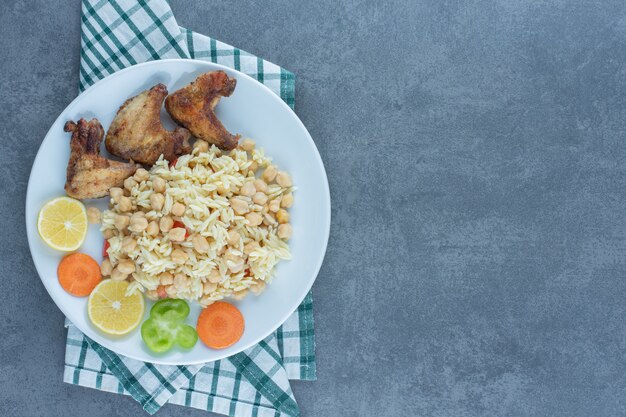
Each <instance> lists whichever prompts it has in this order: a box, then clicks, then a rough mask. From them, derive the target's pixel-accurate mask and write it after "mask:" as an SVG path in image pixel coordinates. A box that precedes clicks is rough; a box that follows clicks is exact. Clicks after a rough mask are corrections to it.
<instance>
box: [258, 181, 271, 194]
mask: <svg viewBox="0 0 626 417" xmlns="http://www.w3.org/2000/svg"><path fill="white" fill-rule="evenodd" d="M254 188H256V190H257V191H260V192H262V193H265V194H267V191H268V189H269V188H268V186H267V183H266V182H265V181H263V180H262V179H261V178H257V179H256V180H254Z"/></svg>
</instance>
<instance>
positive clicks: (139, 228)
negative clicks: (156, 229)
mask: <svg viewBox="0 0 626 417" xmlns="http://www.w3.org/2000/svg"><path fill="white" fill-rule="evenodd" d="M140 213H141V212H140ZM147 228H148V219H146V218H145V215H144V216H142V215H140V214H139V213H135V214H133V215H132V216H131V217H130V226H128V229H129V230H130V231H132V232H135V233H141V232H143V231H144V230H146V229H147Z"/></svg>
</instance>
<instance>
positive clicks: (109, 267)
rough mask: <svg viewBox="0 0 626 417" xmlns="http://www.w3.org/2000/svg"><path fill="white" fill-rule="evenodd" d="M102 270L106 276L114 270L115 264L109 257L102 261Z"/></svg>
mask: <svg viewBox="0 0 626 417" xmlns="http://www.w3.org/2000/svg"><path fill="white" fill-rule="evenodd" d="M100 272H101V273H102V275H104V276H105V277H108V276H109V275H111V272H113V264H112V263H111V261H110V260H109V258H105V259H104V261H102V264H101V265H100Z"/></svg>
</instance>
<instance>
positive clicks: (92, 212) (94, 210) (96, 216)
mask: <svg viewBox="0 0 626 417" xmlns="http://www.w3.org/2000/svg"><path fill="white" fill-rule="evenodd" d="M100 218H101V214H100V210H98V207H89V208H88V209H87V220H88V221H89V223H91V224H96V223H100Z"/></svg>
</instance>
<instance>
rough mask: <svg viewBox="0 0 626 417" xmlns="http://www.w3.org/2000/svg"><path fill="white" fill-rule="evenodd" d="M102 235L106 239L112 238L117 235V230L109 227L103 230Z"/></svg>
mask: <svg viewBox="0 0 626 417" xmlns="http://www.w3.org/2000/svg"><path fill="white" fill-rule="evenodd" d="M102 236H104V238H105V239H107V240H108V239H111V238H112V237H113V236H115V231H114V230H113V229H107V230H105V231H104V232H102Z"/></svg>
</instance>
